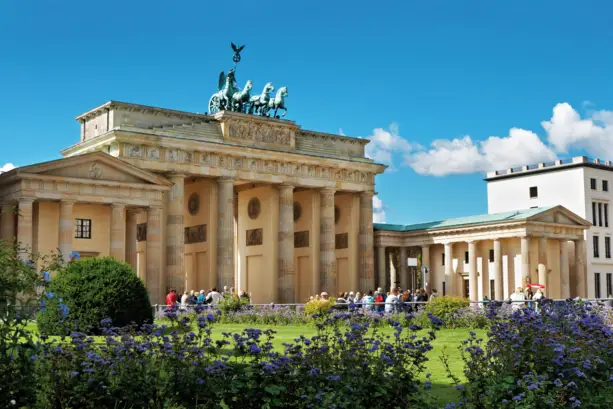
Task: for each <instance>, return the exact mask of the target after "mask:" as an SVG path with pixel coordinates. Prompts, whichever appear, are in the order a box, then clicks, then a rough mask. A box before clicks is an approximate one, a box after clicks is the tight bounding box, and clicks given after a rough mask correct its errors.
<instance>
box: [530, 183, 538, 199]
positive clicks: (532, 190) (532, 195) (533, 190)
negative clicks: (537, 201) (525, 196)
mask: <svg viewBox="0 0 613 409" xmlns="http://www.w3.org/2000/svg"><path fill="white" fill-rule="evenodd" d="M537 197H539V189H538V187H536V186H532V187H531V188H530V199H534V198H537Z"/></svg>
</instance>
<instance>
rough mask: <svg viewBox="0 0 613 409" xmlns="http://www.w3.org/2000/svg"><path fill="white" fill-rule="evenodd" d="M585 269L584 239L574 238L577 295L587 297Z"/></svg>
mask: <svg viewBox="0 0 613 409" xmlns="http://www.w3.org/2000/svg"><path fill="white" fill-rule="evenodd" d="M585 269H586V266H585V240H584V239H579V240H575V274H576V276H577V277H576V279H577V296H578V297H585V298H587V296H588V294H587V281H586V277H585Z"/></svg>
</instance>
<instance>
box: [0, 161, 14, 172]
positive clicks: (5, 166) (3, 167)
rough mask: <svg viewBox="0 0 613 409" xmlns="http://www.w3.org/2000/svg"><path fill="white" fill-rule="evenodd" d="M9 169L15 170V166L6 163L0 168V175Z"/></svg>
mask: <svg viewBox="0 0 613 409" xmlns="http://www.w3.org/2000/svg"><path fill="white" fill-rule="evenodd" d="M11 169H15V165H13V164H12V163H6V164H4V165H2V166H0V173H4V172H8V171H9V170H11Z"/></svg>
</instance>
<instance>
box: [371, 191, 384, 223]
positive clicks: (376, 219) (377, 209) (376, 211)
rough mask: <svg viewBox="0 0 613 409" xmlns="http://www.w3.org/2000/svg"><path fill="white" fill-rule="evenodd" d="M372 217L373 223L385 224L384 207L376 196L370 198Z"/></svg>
mask: <svg viewBox="0 0 613 409" xmlns="http://www.w3.org/2000/svg"><path fill="white" fill-rule="evenodd" d="M372 217H373V219H372V221H373V223H385V220H386V219H385V207H384V206H383V201H382V200H381V199H379V198H378V197H377V196H373V197H372Z"/></svg>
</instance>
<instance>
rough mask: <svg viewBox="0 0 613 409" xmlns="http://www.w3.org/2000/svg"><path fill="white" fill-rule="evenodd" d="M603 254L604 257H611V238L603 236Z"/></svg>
mask: <svg viewBox="0 0 613 409" xmlns="http://www.w3.org/2000/svg"><path fill="white" fill-rule="evenodd" d="M604 256H605V257H606V258H611V238H610V237H605V238H604Z"/></svg>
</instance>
